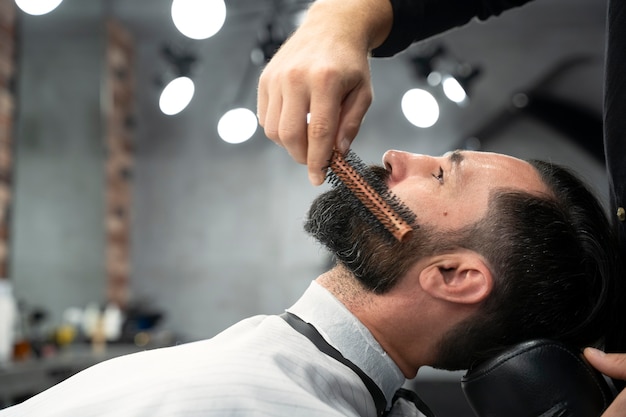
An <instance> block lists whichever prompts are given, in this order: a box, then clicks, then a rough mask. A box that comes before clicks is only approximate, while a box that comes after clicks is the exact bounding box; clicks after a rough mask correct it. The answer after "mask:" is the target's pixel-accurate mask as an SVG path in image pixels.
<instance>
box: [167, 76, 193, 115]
mask: <svg viewBox="0 0 626 417" xmlns="http://www.w3.org/2000/svg"><path fill="white" fill-rule="evenodd" d="M194 91H195V86H194V84H193V81H192V80H191V78H189V77H178V78H176V79H174V80H172V81H171V82H170V83H169V84H168V85H166V86H165V88H164V89H163V92H161V97H160V98H159V107H160V108H161V111H162V112H163V113H165V114H167V115H168V116H172V115H174V114H177V113H180V112H181V111H183V110H184V109H185V107H187V105H188V104H189V102H191V99H192V98H193V93H194Z"/></svg>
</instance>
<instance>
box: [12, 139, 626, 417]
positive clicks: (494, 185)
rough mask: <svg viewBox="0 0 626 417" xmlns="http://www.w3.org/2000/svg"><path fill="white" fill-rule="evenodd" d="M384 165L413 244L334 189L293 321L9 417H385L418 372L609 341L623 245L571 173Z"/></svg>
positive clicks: (185, 350)
mask: <svg viewBox="0 0 626 417" xmlns="http://www.w3.org/2000/svg"><path fill="white" fill-rule="evenodd" d="M383 162H384V168H381V167H379V168H374V170H375V172H376V173H377V175H380V176H381V179H382V180H384V181H385V182H386V183H387V184H388V186H389V188H390V189H391V191H392V192H393V193H394V195H395V196H396V197H397V198H398V199H399V200H400V201H402V202H403V203H404V204H405V205H406V206H407V208H408V209H410V210H412V211H413V212H414V213H415V215H416V219H417V222H416V223H417V224H415V225H414V230H413V232H412V236H411V237H410V239H409V240H408V241H406V242H394V241H392V240H390V239H388V237H387V236H385V235H384V234H383V233H379V232H378V231H377V229H376V228H373V227H372V226H371V223H370V222H369V221H368V216H369V215H368V213H367V212H365V211H364V209H363V208H362V206H361V205H360V202H359V201H358V200H357V199H355V198H354V197H353V196H352V194H351V193H350V192H349V191H347V190H346V189H345V188H343V187H341V186H339V187H337V188H335V189H333V190H331V191H329V192H327V193H325V194H323V195H321V196H320V197H319V198H318V199H316V201H315V202H314V203H313V204H312V206H311V210H310V212H309V216H308V218H307V220H306V222H305V229H306V230H307V231H308V232H309V233H310V234H311V235H312V236H314V237H315V238H316V239H318V240H319V241H320V242H321V243H322V244H323V245H325V246H326V247H328V248H329V249H330V250H331V252H332V253H333V255H334V256H335V257H336V259H337V265H336V266H335V267H334V268H332V269H331V270H330V271H328V272H326V273H324V274H322V275H321V276H320V277H318V278H317V279H316V280H315V281H314V282H312V283H311V285H310V287H309V288H308V289H307V290H306V292H305V293H304V294H303V296H302V297H301V298H300V299H299V300H298V301H297V302H296V303H295V304H294V305H293V306H292V307H291V308H289V309H288V310H287V312H286V313H285V314H284V315H282V316H255V317H252V318H249V319H246V320H243V321H242V322H240V323H238V324H235V325H234V326H232V327H230V328H229V329H227V330H225V331H224V332H222V333H220V334H219V335H217V336H216V337H214V338H212V339H209V340H205V341H199V342H195V343H189V344H185V345H179V346H176V347H171V348H164V349H156V350H152V351H147V352H142V353H139V354H134V355H128V356H124V357H120V358H117V359H113V360H110V361H107V362H103V363H101V364H99V365H96V366H94V367H92V368H89V369H87V370H85V371H83V372H81V373H79V374H77V375H75V376H73V377H71V378H69V379H68V380H66V381H64V382H62V383H61V384H59V385H57V386H55V387H53V388H51V389H49V390H47V391H45V392H43V393H41V394H39V395H38V396H35V397H34V398H32V399H30V400H28V401H26V402H24V403H22V404H21V405H17V406H14V407H12V408H8V409H6V410H4V411H0V416H2V417H10V416H26V415H28V416H38V417H44V416H50V417H51V416H63V417H71V416H80V417H88V416H116V417H119V416H144V415H150V416H151V417H157V416H168V417H169V416H174V415H176V416H199V415H202V416H210V415H219V416H230V415H248V414H250V415H261V416H372V417H373V416H381V415H383V414H384V413H385V412H386V410H387V409H389V408H390V407H391V406H392V403H393V398H394V393H396V391H397V390H398V389H399V388H400V387H401V386H402V385H403V383H404V382H405V379H406V378H413V377H414V376H415V375H416V373H417V372H418V370H419V369H420V368H421V367H423V366H434V367H438V368H443V369H465V368H468V367H469V366H471V365H472V364H473V363H475V362H476V361H480V360H482V359H484V358H486V357H489V356H490V355H492V354H494V353H495V352H498V351H500V350H501V349H502V348H504V347H506V346H508V345H510V344H514V343H517V342H518V341H523V340H527V339H529V338H540V337H546V338H551V339H556V340H560V341H563V342H566V343H570V344H572V345H574V346H579V347H582V346H589V345H592V344H594V343H596V342H598V341H600V340H601V339H602V338H603V336H604V335H605V333H606V331H607V329H608V328H610V326H611V325H612V323H611V316H612V311H613V309H614V308H615V306H614V305H613V302H614V300H613V299H612V298H611V294H614V293H615V291H616V288H615V285H616V274H617V273H618V271H615V270H614V269H613V268H614V266H615V265H617V264H616V263H615V262H614V259H615V257H616V256H617V254H616V250H617V249H616V242H615V238H614V236H613V235H612V232H611V228H610V227H609V223H608V221H607V219H606V217H605V214H604V211H603V209H602V207H601V206H600V205H599V203H598V202H597V200H596V199H595V198H594V197H593V196H592V195H591V193H590V192H589V191H588V190H587V189H586V188H585V187H584V186H583V184H582V183H581V182H580V181H579V180H578V179H576V178H575V177H574V176H573V175H572V174H570V173H569V172H568V171H566V170H564V169H562V168H560V167H558V166H556V165H552V164H549V163H543V162H531V163H529V162H525V161H522V160H519V159H516V158H512V157H509V156H505V155H500V154H491V153H480V152H465V151H463V152H451V153H449V154H446V155H444V156H441V157H431V156H425V155H416V154H410V153H405V152H399V151H389V152H387V153H385V155H384V157H383ZM396 404H404V403H402V400H401V401H399V402H398V403H396ZM401 413H402V411H400V410H399V406H398V407H393V408H392V410H391V412H390V414H389V415H391V416H394V415H402V414H401Z"/></svg>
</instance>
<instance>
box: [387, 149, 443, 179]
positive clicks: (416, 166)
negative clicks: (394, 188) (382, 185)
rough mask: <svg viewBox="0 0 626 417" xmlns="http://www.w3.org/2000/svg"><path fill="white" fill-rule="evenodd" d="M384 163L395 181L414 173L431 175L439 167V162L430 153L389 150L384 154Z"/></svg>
mask: <svg viewBox="0 0 626 417" xmlns="http://www.w3.org/2000/svg"><path fill="white" fill-rule="evenodd" d="M383 164H384V166H385V168H386V169H387V171H389V172H390V173H391V179H392V180H393V181H394V182H397V181H401V180H402V179H404V178H406V177H409V176H413V175H428V176H429V175H431V174H432V173H433V172H436V171H437V169H439V162H438V161H437V159H436V158H434V157H432V156H429V155H422V154H416V153H410V152H404V151H397V150H389V151H387V152H385V153H384V154H383Z"/></svg>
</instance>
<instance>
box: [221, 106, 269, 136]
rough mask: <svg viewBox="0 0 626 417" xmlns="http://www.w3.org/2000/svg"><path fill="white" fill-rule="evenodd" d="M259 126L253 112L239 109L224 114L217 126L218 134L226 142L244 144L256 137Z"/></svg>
mask: <svg viewBox="0 0 626 417" xmlns="http://www.w3.org/2000/svg"><path fill="white" fill-rule="evenodd" d="M258 124H259V123H258V120H257V118H256V115H255V114H254V112H253V111H252V110H249V109H246V108H237V109H233V110H229V111H227V112H226V113H224V115H223V116H222V117H221V118H220V121H219V122H218V124H217V133H218V134H219V135H220V138H222V140H223V141H224V142H228V143H242V142H245V141H247V140H248V139H250V138H251V137H252V135H254V132H256V129H257V126H258Z"/></svg>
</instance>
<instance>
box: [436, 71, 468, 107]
mask: <svg viewBox="0 0 626 417" xmlns="http://www.w3.org/2000/svg"><path fill="white" fill-rule="evenodd" d="M442 86H443V92H444V94H445V95H446V97H448V98H449V99H450V100H451V101H454V102H455V103H458V104H460V103H463V102H465V100H467V93H466V92H465V89H464V88H463V87H462V86H461V84H460V83H459V81H458V80H457V79H456V78H454V77H446V78H445V79H444V80H443V82H442Z"/></svg>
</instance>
